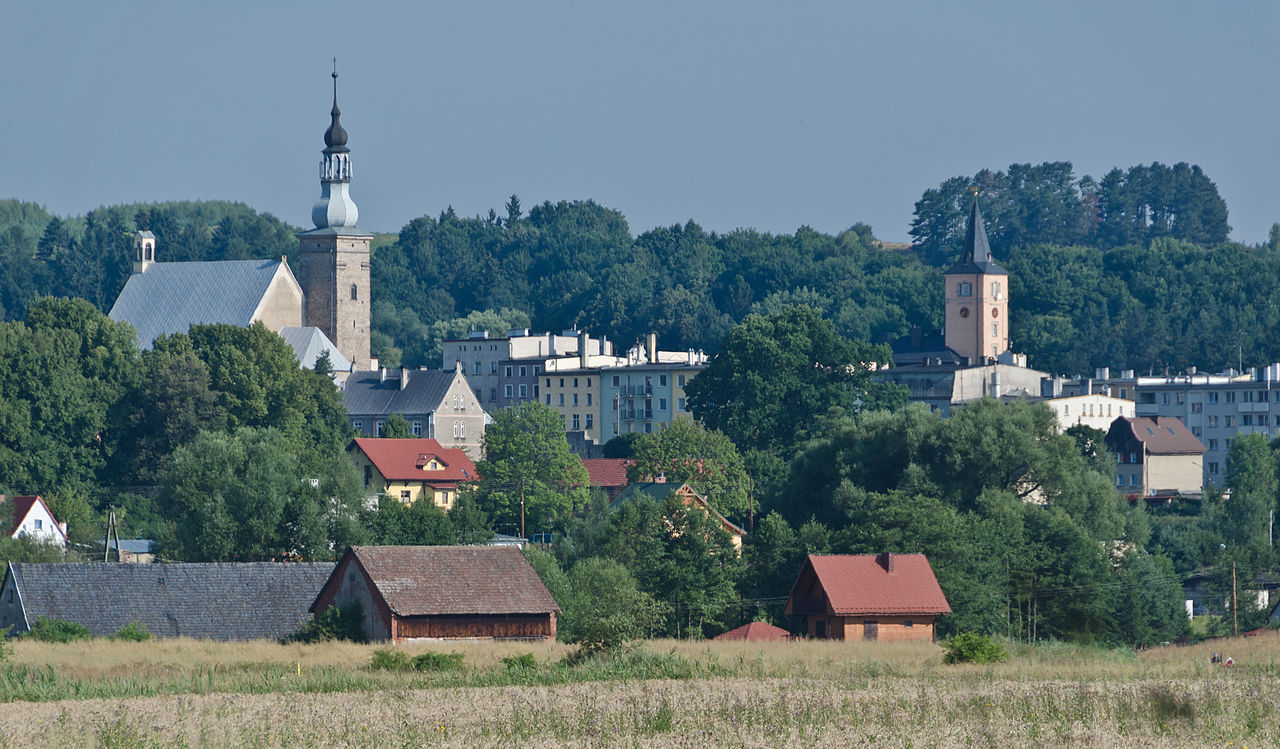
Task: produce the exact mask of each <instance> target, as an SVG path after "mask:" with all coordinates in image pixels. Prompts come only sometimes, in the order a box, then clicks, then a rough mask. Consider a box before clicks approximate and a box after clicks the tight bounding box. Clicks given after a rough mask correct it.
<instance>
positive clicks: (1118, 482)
mask: <svg viewBox="0 0 1280 749" xmlns="http://www.w3.org/2000/svg"><path fill="white" fill-rule="evenodd" d="M1116 486H1124V476H1121V475H1120V474H1118V473H1117V474H1116Z"/></svg>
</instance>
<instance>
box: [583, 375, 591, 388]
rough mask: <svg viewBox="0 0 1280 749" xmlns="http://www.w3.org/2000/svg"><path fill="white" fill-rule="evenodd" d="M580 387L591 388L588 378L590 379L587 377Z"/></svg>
mask: <svg viewBox="0 0 1280 749" xmlns="http://www.w3.org/2000/svg"><path fill="white" fill-rule="evenodd" d="M582 386H583V387H585V388H589V387H591V378H590V377H588V378H587V381H586V382H584V383H582Z"/></svg>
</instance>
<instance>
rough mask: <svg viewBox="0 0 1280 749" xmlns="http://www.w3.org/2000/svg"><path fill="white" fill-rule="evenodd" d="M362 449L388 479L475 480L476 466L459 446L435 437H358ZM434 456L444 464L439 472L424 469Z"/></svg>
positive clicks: (379, 471)
mask: <svg viewBox="0 0 1280 749" xmlns="http://www.w3.org/2000/svg"><path fill="white" fill-rule="evenodd" d="M354 442H355V444H356V445H358V446H359V448H360V450H361V451H362V452H363V453H364V454H365V455H366V456H368V458H369V460H370V461H372V462H373V464H374V466H376V467H377V469H378V473H381V474H382V477H383V478H385V479H386V480H388V481H431V482H446V483H455V484H456V483H458V482H460V481H474V480H475V479H476V466H475V463H472V462H471V458H468V457H467V454H466V453H464V452H463V451H461V450H458V449H452V448H446V447H441V446H440V443H439V442H436V441H435V440H433V439H426V438H415V439H396V438H394V437H357V438H356V439H355V440H354ZM431 458H435V459H436V460H437V461H439V462H440V463H442V464H444V469H443V470H440V471H424V470H423V469H422V467H423V466H425V465H426V464H427V462H428V461H429V460H430V459H431Z"/></svg>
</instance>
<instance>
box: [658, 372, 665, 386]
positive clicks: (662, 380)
mask: <svg viewBox="0 0 1280 749" xmlns="http://www.w3.org/2000/svg"><path fill="white" fill-rule="evenodd" d="M658 384H659V385H661V386H662V387H666V386H667V376H666V375H658Z"/></svg>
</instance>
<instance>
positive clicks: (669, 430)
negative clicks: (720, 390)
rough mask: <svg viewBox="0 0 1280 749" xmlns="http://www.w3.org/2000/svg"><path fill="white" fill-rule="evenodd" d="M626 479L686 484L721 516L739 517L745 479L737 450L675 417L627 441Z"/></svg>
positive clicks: (744, 504) (747, 490) (746, 494)
mask: <svg viewBox="0 0 1280 749" xmlns="http://www.w3.org/2000/svg"><path fill="white" fill-rule="evenodd" d="M632 459H633V461H634V462H633V463H632V464H631V466H630V467H628V468H627V479H628V480H629V481H644V480H653V478H655V477H657V476H664V477H665V478H666V481H667V482H668V483H670V484H672V485H676V486H678V485H680V484H682V483H688V484H689V485H690V486H691V487H692V488H693V489H694V491H696V492H698V493H699V494H701V495H703V496H705V497H706V498H707V501H708V502H709V503H710V504H711V506H712V507H715V508H716V509H717V510H719V511H720V512H722V513H724V514H727V515H728V514H732V515H745V514H746V512H747V509H748V501H749V500H750V496H751V479H750V478H749V477H748V476H747V472H746V469H745V468H744V467H743V463H742V456H740V455H738V449H737V448H736V447H734V445H733V443H732V442H731V441H729V438H728V437H726V436H725V435H724V434H722V433H720V432H716V431H712V430H709V429H706V428H704V427H703V426H702V425H700V424H698V423H696V422H694V421H693V419H690V418H686V417H681V418H677V419H675V420H674V421H672V422H671V424H670V425H669V426H667V427H666V428H665V429H660V430H658V431H656V432H653V433H650V434H643V435H641V436H640V437H639V438H638V439H636V441H635V442H634V443H633V458H632Z"/></svg>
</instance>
